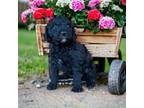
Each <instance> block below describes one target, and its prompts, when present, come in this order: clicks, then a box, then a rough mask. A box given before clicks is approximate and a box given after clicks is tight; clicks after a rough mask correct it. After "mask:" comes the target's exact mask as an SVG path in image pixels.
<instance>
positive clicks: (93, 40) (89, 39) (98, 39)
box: [77, 36, 116, 43]
mask: <svg viewBox="0 0 144 108" xmlns="http://www.w3.org/2000/svg"><path fill="white" fill-rule="evenodd" d="M77 41H78V42H80V43H116V37H103V36H101V37H100V36H99V37H97V36H77Z"/></svg>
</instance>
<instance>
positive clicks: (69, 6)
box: [21, 0, 126, 32]
mask: <svg viewBox="0 0 144 108" xmlns="http://www.w3.org/2000/svg"><path fill="white" fill-rule="evenodd" d="M28 3H29V6H30V9H28V10H26V11H24V12H23V13H22V14H21V18H22V22H23V23H27V22H29V21H35V20H37V19H45V20H49V21H50V20H51V19H53V17H54V16H57V15H64V16H66V17H67V18H69V19H70V20H71V21H72V22H73V23H74V24H75V26H77V27H78V26H79V25H81V26H83V28H85V30H91V31H94V32H98V31H101V30H111V29H113V28H114V27H122V26H124V25H125V23H126V18H125V17H126V0H28ZM29 19H30V20H29Z"/></svg>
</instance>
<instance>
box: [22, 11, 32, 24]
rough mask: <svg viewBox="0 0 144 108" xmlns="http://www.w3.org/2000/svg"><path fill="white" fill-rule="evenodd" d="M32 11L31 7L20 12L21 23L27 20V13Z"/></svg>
mask: <svg viewBox="0 0 144 108" xmlns="http://www.w3.org/2000/svg"><path fill="white" fill-rule="evenodd" d="M32 12H33V10H32V9H27V10H25V11H23V12H22V14H21V20H22V22H23V23H26V22H27V16H28V14H30V13H32Z"/></svg>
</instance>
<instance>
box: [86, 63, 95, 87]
mask: <svg viewBox="0 0 144 108" xmlns="http://www.w3.org/2000/svg"><path fill="white" fill-rule="evenodd" d="M94 67H95V66H94V65H93V66H91V67H88V68H87V69H86V72H85V76H84V78H85V80H86V85H87V87H88V89H91V88H93V87H94V86H95V83H96V71H95V68H94Z"/></svg>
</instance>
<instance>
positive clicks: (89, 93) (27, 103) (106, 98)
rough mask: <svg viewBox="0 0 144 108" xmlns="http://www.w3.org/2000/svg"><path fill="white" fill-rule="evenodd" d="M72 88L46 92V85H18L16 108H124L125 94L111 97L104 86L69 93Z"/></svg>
mask: <svg viewBox="0 0 144 108" xmlns="http://www.w3.org/2000/svg"><path fill="white" fill-rule="evenodd" d="M71 88H72V86H60V87H58V89H56V90H54V91H48V90H47V89H46V85H44V86H43V87H41V88H36V87H35V86H34V85H33V84H32V83H31V81H25V82H24V83H23V84H19V88H18V89H19V91H18V103H19V105H18V108H126V94H123V95H120V96H118V95H112V94H110V93H109V92H108V89H107V85H106V84H97V85H96V87H95V88H94V89H91V90H88V89H87V88H86V87H85V86H83V88H84V92H82V93H73V92H71Z"/></svg>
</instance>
